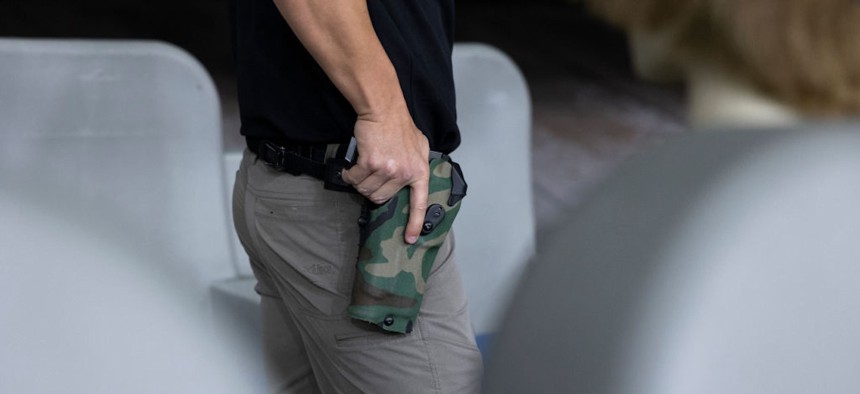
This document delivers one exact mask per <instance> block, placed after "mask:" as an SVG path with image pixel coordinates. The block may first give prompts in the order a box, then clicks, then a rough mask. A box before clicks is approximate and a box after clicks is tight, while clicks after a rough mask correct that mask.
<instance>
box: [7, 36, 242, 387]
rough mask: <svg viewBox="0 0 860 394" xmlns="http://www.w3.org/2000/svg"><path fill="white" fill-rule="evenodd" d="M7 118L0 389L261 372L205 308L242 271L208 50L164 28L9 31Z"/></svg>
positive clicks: (228, 378)
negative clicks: (118, 33)
mask: <svg viewBox="0 0 860 394" xmlns="http://www.w3.org/2000/svg"><path fill="white" fill-rule="evenodd" d="M0 119H2V122H0V212H2V214H0V217H2V218H3V219H2V220H0V234H2V237H0V316H3V324H2V325H0V342H2V343H3V344H4V345H3V351H0V392H52V391H64V392H118V391H119V392H165V391H166V392H173V391H177V390H178V391H181V392H213V391H214V392H238V391H236V390H241V389H240V388H241V387H245V388H247V387H253V384H251V386H248V382H247V381H244V378H245V375H244V374H242V373H238V374H234V372H241V371H245V368H246V366H248V365H253V364H252V363H249V362H248V361H247V360H249V358H248V357H245V354H244V353H243V351H244V350H242V349H241V343H240V342H237V341H234V339H235V338H232V337H229V336H224V335H226V334H224V335H222V334H223V333H219V332H217V331H215V330H214V329H215V327H217V326H219V324H217V323H216V322H215V321H213V320H212V319H211V316H209V315H208V314H207V313H205V312H206V308H202V307H203V306H205V305H206V304H208V302H209V301H208V300H209V286H210V285H211V283H213V282H214V281H216V280H220V279H223V278H228V277H234V276H235V275H236V271H235V269H234V267H233V266H232V264H231V261H230V258H229V249H228V240H229V238H228V234H227V231H228V227H227V224H226V220H225V206H226V204H225V201H224V195H223V185H222V183H221V182H222V179H223V178H224V176H223V174H222V167H221V129H220V114H219V105H218V96H217V95H216V93H215V89H214V86H213V84H212V81H211V80H210V78H209V77H208V75H207V73H206V72H205V70H204V69H203V68H202V67H201V66H200V64H199V63H197V62H196V61H195V60H194V59H192V58H191V57H190V56H189V55H188V54H187V53H185V52H184V51H181V50H179V49H178V48H176V47H173V46H170V45H166V44H162V43H154V42H130V41H83V40H79V41H75V40H62V41H60V40H56V41H54V40H21V39H0ZM234 345H235V346H234ZM236 346H238V348H237V347H236ZM249 376H250V375H249ZM237 382H239V383H237ZM234 383H236V384H234ZM252 383H253V382H252Z"/></svg>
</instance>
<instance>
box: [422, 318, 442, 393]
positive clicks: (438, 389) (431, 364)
mask: <svg viewBox="0 0 860 394" xmlns="http://www.w3.org/2000/svg"><path fill="white" fill-rule="evenodd" d="M418 324H419V325H420V326H421V344H423V345H424V353H425V354H426V355H427V365H428V366H429V367H430V371H431V372H433V386H435V389H436V390H435V391H436V393H441V392H442V386H441V385H440V383H439V372H438V371H437V370H436V364H435V363H434V362H433V352H432V351H431V350H430V345H429V344H428V343H427V337H425V335H426V334H425V332H426V331H427V330H426V329H427V327H426V326H425V325H424V323H422V322H421V320H420V319H419V320H418Z"/></svg>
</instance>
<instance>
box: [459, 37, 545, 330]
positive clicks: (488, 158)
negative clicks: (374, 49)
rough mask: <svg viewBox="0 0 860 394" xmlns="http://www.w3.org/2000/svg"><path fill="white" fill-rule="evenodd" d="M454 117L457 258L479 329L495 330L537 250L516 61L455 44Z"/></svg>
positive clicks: (527, 118)
mask: <svg viewBox="0 0 860 394" xmlns="http://www.w3.org/2000/svg"><path fill="white" fill-rule="evenodd" d="M453 63H454V82H455V89H456V92H457V115H458V121H457V123H458V124H459V126H460V131H461V135H462V144H461V145H460V147H459V148H458V149H457V150H456V151H455V152H454V153H453V154H452V157H453V158H454V160H456V161H457V162H459V163H460V164H461V166H462V167H463V172H464V174H465V177H466V181H467V182H468V183H469V190H468V197H466V199H464V200H463V208H462V210H461V211H460V214H459V215H458V216H457V221H456V222H455V223H454V231H455V232H456V237H457V251H456V253H457V261H458V265H459V267H460V272H461V273H462V276H463V283H464V286H465V289H466V294H467V296H468V298H469V305H470V313H471V316H472V322H473V324H474V326H475V329H476V331H477V332H478V333H479V334H483V333H488V332H492V331H495V330H496V328H497V327H498V318H499V315H500V312H501V311H502V309H503V308H504V305H506V303H507V302H508V300H509V298H510V295H511V292H512V291H513V286H514V285H515V284H516V283H517V281H518V278H519V276H520V274H521V273H522V270H523V267H525V263H526V262H527V261H528V260H529V259H530V258H531V256H532V255H533V253H534V243H535V220H534V208H533V203H532V182H531V99H530V97H529V92H528V87H527V85H526V82H525V79H524V78H523V75H522V73H520V71H519V68H517V66H516V65H515V64H514V62H513V61H511V59H510V58H509V57H508V56H507V55H505V54H504V53H502V52H501V51H499V50H498V49H495V48H493V47H490V46H488V45H484V44H471V43H466V44H456V45H455V46H454V55H453Z"/></svg>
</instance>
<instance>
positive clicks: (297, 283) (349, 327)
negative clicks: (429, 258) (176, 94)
mask: <svg viewBox="0 0 860 394" xmlns="http://www.w3.org/2000/svg"><path fill="white" fill-rule="evenodd" d="M361 204H362V197H360V196H358V195H355V194H349V193H341V192H333V191H328V190H325V189H324V188H323V185H322V182H321V181H319V180H317V179H314V178H311V177H308V176H292V175H289V174H285V173H281V172H277V171H274V170H272V169H270V168H269V167H268V166H266V165H265V164H264V163H262V162H260V161H257V160H256V156H255V155H254V154H253V153H251V152H249V151H246V152H245V155H244V158H243V160H242V165H241V167H240V169H239V172H238V173H237V177H236V187H235V189H234V192H233V215H234V220H235V223H236V231H237V232H238V234H239V239H240V240H241V241H242V244H243V245H244V247H245V249H246V251H247V252H248V255H249V256H250V260H251V266H252V268H253V269H254V274H255V276H256V277H257V292H258V293H260V295H261V296H262V314H263V326H264V327H263V337H264V338H263V340H264V347H265V350H266V358H267V360H266V361H267V365H268V366H269V371H268V372H269V374H268V375H269V380H270V382H269V383H270V387H271V391H272V392H276V393H373V394H384V393H399V394H402V393H476V392H478V391H480V387H479V386H480V378H481V374H482V364H481V358H480V353H479V352H478V349H477V347H476V345H475V339H474V334H473V332H472V329H471V324H470V322H469V316H468V313H467V310H466V297H465V294H464V292H463V288H462V284H461V282H460V276H459V273H458V271H457V266H456V264H455V262H454V259H453V249H454V240H453V235H452V236H450V237H449V239H448V240H446V242H445V244H444V245H443V247H442V250H441V251H440V253H439V257H438V258H437V259H436V262H435V263H434V267H433V271H432V273H431V276H430V280H429V281H428V287H427V292H426V294H425V297H424V305H423V306H422V310H421V314H420V316H419V318H418V321H417V324H416V326H415V329H414V331H413V332H412V333H411V334H407V335H399V334H387V333H383V332H381V330H379V329H377V328H376V327H375V326H371V325H368V324H366V323H361V322H357V321H353V320H350V319H349V318H348V317H347V316H346V308H347V306H348V305H349V301H350V299H349V295H350V292H351V288H352V280H353V275H354V271H355V261H356V255H357V253H358V225H357V220H358V216H359V214H360V210H361Z"/></svg>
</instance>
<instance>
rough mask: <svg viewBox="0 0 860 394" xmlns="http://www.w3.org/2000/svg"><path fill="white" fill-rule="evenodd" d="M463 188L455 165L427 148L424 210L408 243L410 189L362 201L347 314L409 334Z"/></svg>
mask: <svg viewBox="0 0 860 394" xmlns="http://www.w3.org/2000/svg"><path fill="white" fill-rule="evenodd" d="M466 189H467V185H466V181H465V179H464V178H463V172H462V170H461V169H460V166H459V165H458V164H457V163H455V162H454V161H452V160H451V158H450V157H449V156H448V155H445V154H442V153H439V152H431V154H430V184H429V197H428V201H427V207H428V208H427V213H426V214H425V216H424V223H423V226H422V230H421V235H420V236H419V237H418V240H417V241H416V242H415V243H414V244H411V245H410V244H408V243H406V241H405V240H404V232H405V229H406V223H407V220H408V218H409V194H410V191H411V188H409V187H404V188H403V189H401V190H400V191H399V192H398V193H397V194H396V195H395V196H394V197H392V198H391V199H390V200H388V201H387V202H386V203H384V204H381V205H376V204H373V203H371V202H370V201H367V202H366V203H365V207H364V209H363V212H362V216H361V218H360V219H359V226H360V234H361V235H360V238H359V239H360V244H359V252H358V262H357V265H356V270H355V281H354V282H353V288H352V303H351V304H350V306H349V308H348V311H347V312H348V314H349V316H350V317H352V318H354V319H357V320H362V321H366V322H370V323H373V324H376V325H378V326H379V327H381V328H382V329H383V330H385V331H391V332H397V333H409V332H412V328H413V326H414V324H415V321H416V320H417V319H418V313H419V310H420V308H421V302H422V300H423V298H424V292H425V291H426V289H427V281H428V279H429V276H430V270H431V268H432V267H433V262H434V261H435V260H436V255H437V254H438V253H439V249H440V247H441V246H442V243H443V242H444V241H445V239H446V238H447V235H448V232H449V231H450V230H451V225H452V224H453V223H454V218H455V217H456V216H457V212H458V211H459V210H460V202H461V200H462V199H463V197H465V196H466Z"/></svg>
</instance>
